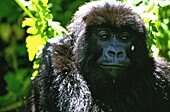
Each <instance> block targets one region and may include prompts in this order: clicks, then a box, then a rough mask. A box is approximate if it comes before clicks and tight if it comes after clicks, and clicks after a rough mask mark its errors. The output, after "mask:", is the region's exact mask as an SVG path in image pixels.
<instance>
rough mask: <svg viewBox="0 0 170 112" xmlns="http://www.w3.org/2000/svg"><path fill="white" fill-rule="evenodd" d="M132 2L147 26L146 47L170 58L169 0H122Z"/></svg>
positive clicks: (154, 54)
mask: <svg viewBox="0 0 170 112" xmlns="http://www.w3.org/2000/svg"><path fill="white" fill-rule="evenodd" d="M124 1H127V2H128V3H129V4H133V5H134V6H135V7H134V9H135V11H136V12H137V13H139V15H140V16H141V17H142V18H143V19H144V21H145V23H146V26H147V28H148V34H149V35H148V38H147V41H148V48H149V49H150V50H151V51H152V52H153V53H152V55H153V56H154V57H157V56H158V55H160V56H163V57H165V58H166V59H167V60H170V33H169V32H170V19H169V18H170V6H169V4H170V1H169V0H159V1H155V0H134V1H132V0H124Z"/></svg>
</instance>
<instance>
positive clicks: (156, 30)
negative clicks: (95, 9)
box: [0, 0, 170, 112]
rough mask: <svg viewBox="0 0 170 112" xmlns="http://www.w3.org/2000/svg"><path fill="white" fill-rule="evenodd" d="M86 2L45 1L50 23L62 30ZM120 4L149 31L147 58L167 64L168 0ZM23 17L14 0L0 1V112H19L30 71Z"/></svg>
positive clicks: (169, 35)
mask: <svg viewBox="0 0 170 112" xmlns="http://www.w3.org/2000/svg"><path fill="white" fill-rule="evenodd" d="M27 1H28V0H27ZM88 1H90V0H49V2H48V3H49V6H50V7H49V9H50V11H51V14H52V15H53V20H54V21H58V22H60V23H61V26H63V27H66V26H67V25H68V24H69V21H70V20H71V17H72V15H73V14H74V12H75V11H76V10H77V8H78V7H79V6H80V5H82V4H84V3H85V2H88ZM122 1H123V2H127V3H128V4H131V5H133V6H134V8H135V11H136V12H137V13H139V14H140V15H141V17H142V18H143V19H144V21H145V23H146V26H147V28H148V30H149V36H148V48H149V49H151V51H152V54H151V55H153V56H158V55H159V56H161V57H164V58H165V59H166V60H168V61H170V5H169V4H170V2H169V0H159V1H155V0H133V1H132V0H122ZM141 7H142V8H141ZM26 16H27V15H26V13H25V12H24V11H23V10H22V9H21V8H20V7H19V5H18V4H17V3H16V2H15V0H1V1H0V112H4V111H9V112H15V111H16V112H19V110H18V108H19V107H20V106H21V102H22V101H23V98H24V94H25V91H26V89H27V87H28V85H29V83H30V81H31V79H30V78H31V75H32V73H33V72H34V70H33V68H32V66H33V62H30V61H29V58H28V52H27V48H26V42H25V41H26V38H27V36H28V35H29V34H28V33H26V30H27V28H28V27H24V28H23V27H21V26H22V21H23V20H24V18H25V17H26ZM151 31H152V32H151Z"/></svg>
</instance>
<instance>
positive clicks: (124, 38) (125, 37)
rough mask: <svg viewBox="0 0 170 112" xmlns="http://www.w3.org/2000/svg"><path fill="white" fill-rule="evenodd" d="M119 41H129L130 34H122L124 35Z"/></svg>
mask: <svg viewBox="0 0 170 112" xmlns="http://www.w3.org/2000/svg"><path fill="white" fill-rule="evenodd" d="M119 39H120V40H122V41H124V42H126V41H128V40H129V33H127V32H124V33H122V34H121V35H120V36H119Z"/></svg>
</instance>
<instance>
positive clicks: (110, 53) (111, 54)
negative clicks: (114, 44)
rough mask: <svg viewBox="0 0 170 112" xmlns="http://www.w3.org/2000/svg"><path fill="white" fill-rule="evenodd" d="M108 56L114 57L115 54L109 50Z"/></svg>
mask: <svg viewBox="0 0 170 112" xmlns="http://www.w3.org/2000/svg"><path fill="white" fill-rule="evenodd" d="M108 54H109V56H112V57H115V56H116V52H114V51H111V50H110V51H109V52H108Z"/></svg>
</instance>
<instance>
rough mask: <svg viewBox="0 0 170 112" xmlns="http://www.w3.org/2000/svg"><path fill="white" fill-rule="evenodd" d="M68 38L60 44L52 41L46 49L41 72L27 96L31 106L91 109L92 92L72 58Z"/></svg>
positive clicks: (55, 108)
mask: <svg viewBox="0 0 170 112" xmlns="http://www.w3.org/2000/svg"><path fill="white" fill-rule="evenodd" d="M67 39H68V38H65V39H62V40H60V41H59V42H56V43H54V42H52V41H49V42H48V43H47V45H46V47H45V48H44V51H43V54H42V58H41V64H40V69H39V74H38V75H37V76H36V77H35V79H34V80H33V81H32V84H31V86H30V91H29V94H30V95H27V96H28V97H27V104H26V106H27V109H29V108H32V109H31V110H32V111H36V112H39V111H50V112H53V111H57V110H58V111H67V112H68V111H71V110H75V111H87V110H88V109H89V108H90V104H91V99H92V98H91V93H90V91H89V89H88V87H87V84H86V81H84V80H83V78H82V76H81V75H80V74H79V73H78V72H77V70H76V68H75V67H74V64H73V63H72V61H71V58H72V57H71V52H70V51H69V49H70V46H69V47H68V45H69V42H68V41H67ZM65 43H67V44H65ZM28 101H29V102H28ZM35 107H36V108H35Z"/></svg>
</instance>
